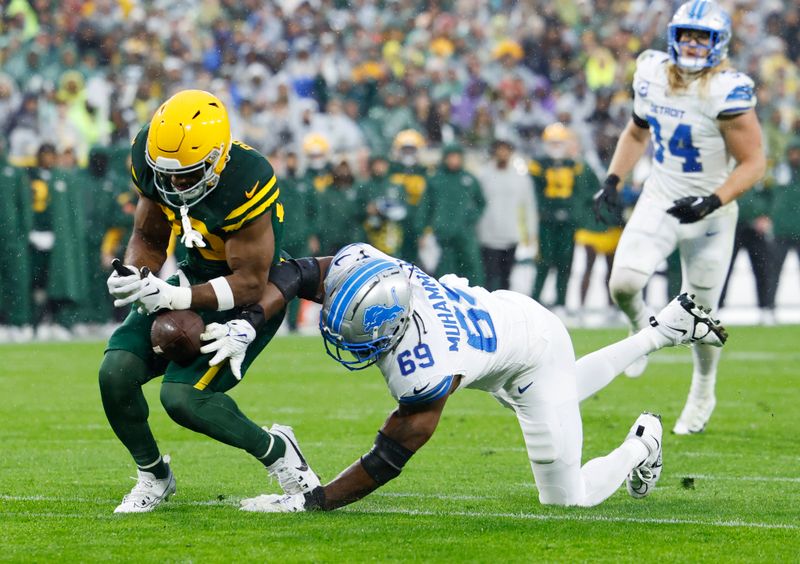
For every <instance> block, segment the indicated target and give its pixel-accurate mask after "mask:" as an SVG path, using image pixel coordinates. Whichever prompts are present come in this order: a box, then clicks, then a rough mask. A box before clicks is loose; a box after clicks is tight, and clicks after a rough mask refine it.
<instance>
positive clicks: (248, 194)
mask: <svg viewBox="0 0 800 564" xmlns="http://www.w3.org/2000/svg"><path fill="white" fill-rule="evenodd" d="M259 184H261V181H260V180H259V181H257V182H256V183H255V185H253V187H252V188H250V190H245V191H244V195H245V197H246V198H247V199H248V200H249V199H250V198H252V197H253V194H255V193H256V190H258V185H259Z"/></svg>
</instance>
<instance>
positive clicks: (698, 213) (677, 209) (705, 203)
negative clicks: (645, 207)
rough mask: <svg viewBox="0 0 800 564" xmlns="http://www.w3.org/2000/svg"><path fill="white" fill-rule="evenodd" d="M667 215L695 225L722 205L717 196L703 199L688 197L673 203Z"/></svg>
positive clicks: (712, 195) (713, 195)
mask: <svg viewBox="0 0 800 564" xmlns="http://www.w3.org/2000/svg"><path fill="white" fill-rule="evenodd" d="M673 204H674V205H673V206H672V207H671V208H669V209H668V210H667V213H668V214H670V215H673V216H675V217H677V218H678V219H679V220H680V222H681V223H694V222H695V221H699V220H701V219H703V218H704V217H705V216H707V215H708V214H710V213H711V212H713V211H714V210H715V209H717V208H718V207H720V206H721V205H722V201H721V200H720V199H719V196H717V195H716V194H711V195H710V196H706V197H705V198H702V197H700V196H686V197H685V198H681V199H679V200H675V201H674V202H673Z"/></svg>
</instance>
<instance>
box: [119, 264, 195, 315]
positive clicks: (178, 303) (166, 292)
mask: <svg viewBox="0 0 800 564" xmlns="http://www.w3.org/2000/svg"><path fill="white" fill-rule="evenodd" d="M143 273H144V272H143ZM143 282H144V284H143V285H142V289H141V290H139V293H138V295H137V296H136V298H135V299H131V298H133V296H129V297H127V298H125V300H118V301H120V302H121V304H122V305H125V304H127V303H131V302H133V301H136V302H138V303H139V313H142V314H150V313H155V312H157V311H161V310H162V309H189V307H190V306H191V305H192V289H191V288H182V287H180V286H173V285H172V284H168V283H167V282H166V281H165V280H162V279H161V278H159V277H158V276H156V275H155V274H153V273H152V272H149V273H148V274H147V276H145V277H144V278H143ZM114 305H115V306H117V307H119V306H118V305H117V302H114Z"/></svg>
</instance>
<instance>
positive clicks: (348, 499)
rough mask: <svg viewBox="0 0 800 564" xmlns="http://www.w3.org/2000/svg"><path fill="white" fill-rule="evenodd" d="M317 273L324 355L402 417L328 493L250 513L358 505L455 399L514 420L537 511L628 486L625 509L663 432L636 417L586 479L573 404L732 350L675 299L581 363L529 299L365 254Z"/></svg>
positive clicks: (360, 247)
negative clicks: (690, 350) (650, 369)
mask: <svg viewBox="0 0 800 564" xmlns="http://www.w3.org/2000/svg"><path fill="white" fill-rule="evenodd" d="M283 268H284V265H283V264H282V265H280V266H279V267H276V268H275V269H274V270H276V272H277V271H279V270H281V269H283ZM321 271H322V272H325V271H327V275H326V276H325V278H324V301H323V309H322V313H321V317H320V330H321V332H322V336H323V338H324V341H325V346H326V348H327V350H328V354H330V355H331V356H332V357H333V358H334V359H336V360H337V361H339V362H340V363H341V364H343V365H344V366H346V367H347V368H350V369H352V370H357V369H362V368H366V367H368V366H371V365H372V364H376V365H377V366H378V368H380V370H381V373H382V374H383V377H384V379H385V380H386V383H387V385H388V387H389V390H390V392H391V394H392V396H393V397H394V398H395V399H396V400H397V402H398V407H397V409H396V410H395V411H393V412H392V413H391V414H390V415H389V417H388V419H387V420H386V422H385V423H384V425H383V427H382V428H381V429H380V431H379V432H378V435H377V437H376V439H375V444H374V446H373V447H372V449H371V450H370V451H369V452H367V453H366V454H365V455H364V456H362V457H361V458H360V459H359V460H357V461H355V462H354V463H353V464H352V465H351V466H350V467H349V468H347V469H345V470H344V471H343V472H342V473H341V474H339V476H337V477H336V478H335V479H334V480H333V481H332V482H330V483H329V484H327V485H326V486H324V487H317V488H314V489H313V490H312V491H310V492H306V493H304V494H287V495H284V496H278V495H262V496H258V497H256V498H252V499H246V500H243V501H242V509H243V510H246V511H265V512H284V511H305V510H311V509H322V510H331V509H335V508H337V507H341V506H343V505H347V504H349V503H352V502H354V501H356V500H358V499H361V498H362V497H364V496H365V495H367V494H369V493H370V492H372V491H374V490H375V489H377V488H378V487H380V486H381V485H383V484H385V483H386V482H388V481H389V480H392V479H393V478H396V477H397V476H398V475H399V474H400V471H401V470H402V469H403V467H404V466H405V464H406V463H407V462H408V460H409V459H410V458H411V456H412V455H413V454H414V453H415V452H416V451H417V450H419V448H421V447H422V446H423V445H424V444H425V443H426V442H427V441H428V440H429V439H430V438H431V436H432V435H433V432H434V430H435V429H436V426H437V424H438V422H439V418H440V417H441V414H442V410H443V409H444V406H445V404H446V403H447V401H448V398H449V396H450V395H451V394H453V393H454V392H456V391H457V390H459V389H461V388H474V389H479V390H484V391H487V392H489V393H491V394H492V395H493V396H494V397H495V398H496V399H497V400H498V401H499V402H500V403H501V404H502V405H504V406H506V407H509V408H511V409H513V410H514V411H515V413H516V415H517V418H518V420H519V424H520V427H521V428H522V433H523V436H524V439H525V446H526V448H527V450H528V457H529V459H530V463H531V467H532V469H533V474H534V478H535V480H536V486H537V488H538V490H539V500H540V501H541V503H543V504H549V505H565V506H568V505H573V506H575V505H576V506H593V505H596V504H598V503H600V502H602V501H603V500H604V499H606V498H607V497H609V496H610V495H611V494H613V493H614V492H615V491H616V490H617V489H618V488H619V486H620V484H621V483H622V482H623V481H625V480H626V478H627V484H628V490H629V492H630V493H631V495H632V496H633V497H644V496H645V495H647V494H648V493H649V492H650V491H651V490H652V489H653V487H654V486H655V483H656V481H657V480H658V477H659V475H660V472H661V435H662V429H661V422H660V418H659V417H658V416H655V415H652V414H649V413H643V414H642V415H641V416H639V418H638V419H637V420H636V422H635V423H634V425H633V427H632V428H631V430H630V433H629V434H628V436H627V438H626V439H625V441H624V442H623V443H622V445H621V446H620V447H618V448H617V449H615V450H614V451H612V452H611V453H609V454H608V455H607V456H604V457H601V458H596V459H594V460H591V461H589V462H588V463H587V464H586V465H584V466H583V468H581V449H582V442H583V434H582V433H583V432H582V427H581V415H580V410H579V408H578V403H579V401H581V400H583V399H585V398H587V397H589V396H590V395H592V394H594V393H595V392H596V391H598V390H599V389H600V388H602V387H603V386H605V384H606V383H608V382H610V381H611V380H612V379H613V378H614V376H616V374H617V373H618V372H619V371H621V370H623V369H624V368H625V367H626V366H627V365H628V364H629V363H630V362H633V361H634V360H636V359H637V358H638V357H639V356H641V355H642V354H647V353H649V352H653V351H655V350H658V349H660V348H662V347H665V346H671V345H678V344H688V343H691V342H695V341H697V342H705V343H709V344H714V345H716V346H721V345H722V344H723V343H724V340H725V338H726V335H725V334H724V331H723V330H722V329H721V328H720V327H719V326H718V325H717V324H716V322H714V321H713V320H712V319H711V318H710V317H709V315H708V312H707V311H704V310H701V309H699V308H698V307H697V306H695V304H694V303H693V302H692V301H691V299H690V297H689V296H687V295H685V294H682V295H681V296H679V297H678V298H676V299H675V300H673V301H672V302H670V304H669V305H668V306H667V307H665V308H664V309H663V310H662V311H661V312H660V313H659V314H658V315H657V316H655V317H654V318H653V319H652V320H651V322H650V325H649V326H648V327H646V328H644V329H642V330H641V331H640V332H638V333H636V334H635V335H633V336H630V337H628V338H626V339H624V340H623V341H621V342H619V343H616V344H613V345H610V346H608V347H605V348H604V349H601V350H599V351H597V352H595V353H592V354H589V355H587V356H585V357H583V358H582V359H581V360H580V361H578V362H577V363H576V361H575V355H574V352H573V349H572V342H571V341H570V338H569V334H568V333H567V330H566V328H565V327H564V324H563V323H562V322H561V321H560V320H559V319H558V317H556V316H555V315H554V314H552V313H551V312H549V311H548V310H547V309H545V308H544V307H542V306H541V305H539V304H538V303H537V302H535V301H534V300H533V299H531V298H529V297H528V296H525V295H522V294H519V293H516V292H510V291H506V290H498V291H495V292H491V293H490V292H488V291H487V290H485V289H484V288H480V287H470V286H469V283H468V281H467V280H466V279H464V278H459V277H457V276H455V275H452V274H448V275H445V276H444V277H442V278H441V279H440V280H438V281H437V280H436V279H434V278H432V277H430V276H428V275H427V274H425V273H424V272H422V271H421V270H420V269H419V268H417V267H416V266H414V265H412V264H410V263H407V262H404V261H401V260H399V259H395V258H393V257H390V256H388V255H386V254H384V253H382V252H380V251H378V250H377V249H375V248H374V247H371V246H370V245H367V244H365V243H357V244H354V245H349V246H347V247H344V248H343V249H341V250H340V251H339V252H338V253H337V254H336V256H335V257H333V260H332V262H330V266H329V267H326V266H325V265H321ZM282 294H283V295H284V296H286V295H287V292H283V291H282ZM267 307H269V306H267ZM590 374H591V375H592V376H591V377H588V375H590ZM596 375H599V377H598V376H596Z"/></svg>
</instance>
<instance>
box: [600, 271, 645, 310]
mask: <svg viewBox="0 0 800 564" xmlns="http://www.w3.org/2000/svg"><path fill="white" fill-rule="evenodd" d="M648 278H649V277H648V276H647V274H645V273H644V272H638V271H636V270H632V269H630V268H612V269H611V277H610V278H609V281H608V289H609V292H610V293H611V297H612V298H613V299H614V302H619V299H623V300H624V299H626V298H630V297H631V296H633V295H634V294H636V293H637V292H640V291H641V290H642V288H644V287H645V286H646V285H647V280H648Z"/></svg>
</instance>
